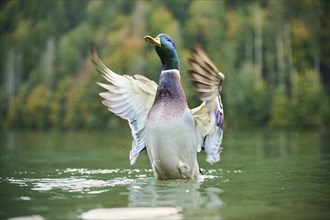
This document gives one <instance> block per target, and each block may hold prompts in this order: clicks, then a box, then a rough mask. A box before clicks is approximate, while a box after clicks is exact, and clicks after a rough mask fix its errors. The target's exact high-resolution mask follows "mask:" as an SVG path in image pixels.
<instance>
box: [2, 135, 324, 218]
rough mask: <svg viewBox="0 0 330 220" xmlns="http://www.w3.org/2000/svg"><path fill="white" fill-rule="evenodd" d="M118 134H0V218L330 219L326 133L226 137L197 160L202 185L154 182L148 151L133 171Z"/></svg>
mask: <svg viewBox="0 0 330 220" xmlns="http://www.w3.org/2000/svg"><path fill="white" fill-rule="evenodd" d="M121 135H122V134H119V133H87V132H86V133H72V132H71V133H70V132H69V133H61V132H54V133H53V132H50V133H29V132H17V133H16V132H13V133H8V134H3V133H2V134H1V142H0V143H1V155H0V156H1V179H0V187H1V191H0V193H1V195H0V198H1V206H0V218H1V219H7V218H11V217H19V216H37V217H38V219H40V218H42V219H80V218H82V216H85V217H86V216H87V217H88V216H92V217H93V216H94V217H95V216H96V215H101V216H103V217H107V215H114V213H117V214H116V217H117V218H120V217H123V216H122V215H120V214H118V213H123V214H124V213H133V214H134V215H135V216H137V214H138V213H141V210H142V211H143V210H145V211H146V210H148V212H150V214H151V213H154V212H155V210H158V211H159V212H163V211H164V213H165V214H164V215H165V216H167V217H168V218H169V217H170V216H171V217H173V218H174V219H190V218H195V219H268V218H270V217H272V218H273V219H302V218H304V219H329V218H330V210H329V206H330V199H329V195H330V189H329V184H330V182H329V174H330V170H329V165H330V163H329V136H328V135H324V134H322V133H318V132H265V131H262V130H254V131H253V130H251V131H244V132H242V131H240V132H237V131H236V132H233V131H227V133H226V136H225V139H224V152H223V154H222V158H221V161H220V163H218V164H215V165H213V166H211V165H208V164H207V163H206V162H205V155H203V154H200V155H199V162H200V165H201V167H202V168H203V171H204V173H205V175H204V176H203V178H202V179H201V180H199V181H191V180H171V181H157V180H155V179H154V177H153V174H152V170H151V169H150V164H149V160H148V157H147V155H146V154H145V153H143V154H141V155H140V157H139V160H138V161H137V164H136V165H134V166H133V167H132V166H130V165H129V161H128V158H127V157H128V156H127V155H128V153H129V149H130V145H131V140H129V139H128V138H127V137H126V134H125V135H124V137H122V136H121ZM128 135H129V134H128ZM159 207H161V208H164V209H162V210H161V211H160V209H155V208H159ZM118 208H120V209H118ZM144 208H149V209H144ZM171 208H173V209H171ZM173 210H174V211H175V214H170V213H172V211H173ZM86 213H87V214H88V215H87V214H86ZM166 213H167V214H168V215H167V214H166ZM83 214H86V215H83ZM154 218H157V219H158V218H159V217H154ZM86 219H89V218H86Z"/></svg>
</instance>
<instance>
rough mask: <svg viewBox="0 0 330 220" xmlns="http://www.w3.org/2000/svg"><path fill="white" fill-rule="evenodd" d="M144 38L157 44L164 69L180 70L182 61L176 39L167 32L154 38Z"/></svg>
mask: <svg viewBox="0 0 330 220" xmlns="http://www.w3.org/2000/svg"><path fill="white" fill-rule="evenodd" d="M144 40H145V41H147V42H148V43H150V44H152V45H154V46H155V49H156V52H157V54H158V56H159V58H160V60H161V62H162V70H170V69H177V70H179V67H180V61H179V57H178V53H177V52H176V48H175V44H174V41H173V40H172V38H171V37H170V36H168V35H167V34H158V35H157V37H155V38H153V37H150V36H145V37H144Z"/></svg>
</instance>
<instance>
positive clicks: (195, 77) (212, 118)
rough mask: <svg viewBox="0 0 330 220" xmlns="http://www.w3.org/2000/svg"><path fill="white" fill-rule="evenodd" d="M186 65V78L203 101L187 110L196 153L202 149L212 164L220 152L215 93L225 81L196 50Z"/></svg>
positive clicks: (220, 120) (220, 131)
mask: <svg viewBox="0 0 330 220" xmlns="http://www.w3.org/2000/svg"><path fill="white" fill-rule="evenodd" d="M188 62H189V63H190V67H191V69H190V70H188V74H189V75H190V76H191V78H192V84H193V85H194V87H195V88H196V89H197V91H198V93H199V98H200V99H201V100H202V101H203V103H202V104H201V105H200V106H198V107H197V108H194V109H192V110H191V112H192V115H193V117H194V119H195V125H196V131H197V134H198V151H200V150H201V149H204V151H205V152H206V154H207V159H206V160H207V161H208V162H209V163H215V162H217V161H219V160H220V153H221V150H222V147H221V144H222V137H223V130H224V129H223V123H224V112H223V105H222V101H221V96H220V93H219V92H220V91H221V89H222V83H223V81H224V78H225V77H224V75H223V74H222V73H221V72H220V71H219V70H218V68H217V67H216V66H215V65H214V63H213V62H212V61H211V60H210V59H209V58H208V56H207V55H206V54H205V52H204V51H203V50H202V49H201V48H200V47H197V48H195V49H193V50H192V53H191V58H190V59H188Z"/></svg>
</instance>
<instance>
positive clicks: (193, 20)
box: [0, 0, 330, 130]
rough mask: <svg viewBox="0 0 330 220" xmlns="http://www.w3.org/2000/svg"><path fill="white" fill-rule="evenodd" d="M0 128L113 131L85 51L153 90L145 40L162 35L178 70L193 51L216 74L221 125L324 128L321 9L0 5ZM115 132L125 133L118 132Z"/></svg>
mask: <svg viewBox="0 0 330 220" xmlns="http://www.w3.org/2000/svg"><path fill="white" fill-rule="evenodd" d="M0 7H1V9H0V19H1V20H0V30H1V36H0V40H1V59H0V64H1V74H0V79H1V84H0V100H1V106H0V122H1V128H2V129H35V130H43V129H70V130H71V129H74V130H80V129H102V128H103V129H104V128H107V129H117V128H118V127H120V126H122V125H124V124H125V125H126V121H123V120H121V119H119V118H118V117H116V116H115V115H113V114H112V113H110V112H108V111H107V109H106V107H105V106H103V105H102V104H101V98H100V97H99V96H98V93H99V92H102V89H101V88H100V87H98V86H97V85H96V83H95V82H96V81H101V82H104V80H103V78H102V77H101V76H100V75H99V73H97V72H96V71H95V68H94V67H93V65H92V63H91V61H90V55H89V48H90V45H91V44H92V43H94V44H95V45H96V47H97V50H98V52H99V55H100V57H101V59H102V60H103V61H104V63H105V64H106V65H107V66H108V67H110V68H111V69H112V70H114V71H115V72H117V73H119V74H128V75H132V74H143V75H145V76H147V77H149V78H151V79H153V80H155V81H156V82H158V77H159V73H160V69H161V65H160V61H159V58H158V57H157V55H156V53H155V51H154V49H153V48H152V47H151V46H150V45H147V44H146V43H145V41H144V39H143V37H144V36H145V35H152V36H156V35H157V34H159V33H167V34H169V35H170V36H171V37H172V38H173V39H174V41H175V43H176V47H177V50H178V53H179V56H180V58H181V75H182V81H183V87H184V89H185V91H186V95H187V98H188V102H189V105H190V107H191V108H193V107H196V106H197V105H198V104H199V103H200V101H199V100H198V98H197V93H196V92H195V90H194V88H193V87H192V86H191V84H190V78H189V76H188V75H187V74H186V70H187V68H188V65H187V61H186V59H187V57H188V56H189V49H190V48H192V47H193V46H195V45H196V44H199V45H201V46H202V47H203V48H204V49H205V50H206V51H207V53H208V55H209V56H210V58H211V59H212V60H213V61H214V62H215V63H216V65H217V66H218V67H219V69H220V70H221V71H222V72H223V73H224V74H225V76H226V80H225V83H224V86H223V92H222V97H223V102H224V107H225V123H226V127H227V128H228V127H239V128H242V127H264V126H267V127H280V128H292V127H295V128H303V129H305V128H313V129H314V128H329V124H330V120H329V91H330V86H329V70H330V54H329V51H330V27H329V26H330V13H329V1H326V0H325V1H321V0H301V1H293V0H291V1H287V0H285V1H284V0H283V1H281V0H265V1H257V0H250V1H229V0H228V1H225V0H224V1H220V0H219V1H188V0H181V1H120V0H118V1H116V0H111V1H92V0H81V1H75V0H70V1H65V0H56V1H41V0H30V1H23V0H19V1H16V0H11V1H4V0H2V1H1V6H0ZM126 126H127V125H126Z"/></svg>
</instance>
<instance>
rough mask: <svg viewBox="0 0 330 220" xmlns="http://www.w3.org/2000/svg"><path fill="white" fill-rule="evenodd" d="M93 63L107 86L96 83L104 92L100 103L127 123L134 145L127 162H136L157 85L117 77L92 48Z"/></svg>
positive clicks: (134, 78)
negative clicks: (106, 82)
mask: <svg viewBox="0 0 330 220" xmlns="http://www.w3.org/2000/svg"><path fill="white" fill-rule="evenodd" d="M91 55H92V62H93V63H94V64H95V66H96V67H97V70H98V71H99V72H100V73H102V74H103V77H104V78H105V79H106V80H107V81H108V82H109V83H110V84H103V83H98V85H100V86H101V87H103V88H104V89H106V90H107V91H106V92H102V93H100V96H101V97H102V98H104V100H103V101H102V103H103V104H104V105H105V106H107V107H108V109H109V111H111V112H113V113H114V114H116V115H118V116H120V117H121V118H123V119H126V120H127V121H128V123H129V125H130V128H131V132H132V136H133V142H132V150H131V151H130V156H129V159H130V161H131V164H134V163H135V162H136V159H137V157H138V156H139V153H140V152H141V151H142V150H143V149H144V148H145V131H144V128H145V124H146V120H147V115H148V112H149V110H150V108H151V106H152V104H153V101H154V99H155V94H156V90H157V84H156V83H155V82H154V81H151V80H149V79H148V78H146V77H144V76H142V75H134V76H133V77H132V76H128V75H123V76H121V75H118V74H116V73H115V72H113V71H112V70H110V69H109V68H107V67H106V66H105V65H104V64H103V63H102V61H101V60H100V58H99V57H98V55H97V52H96V50H95V47H92V48H91Z"/></svg>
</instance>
